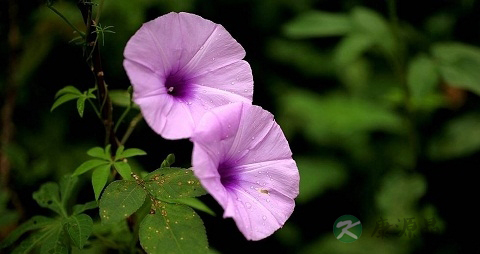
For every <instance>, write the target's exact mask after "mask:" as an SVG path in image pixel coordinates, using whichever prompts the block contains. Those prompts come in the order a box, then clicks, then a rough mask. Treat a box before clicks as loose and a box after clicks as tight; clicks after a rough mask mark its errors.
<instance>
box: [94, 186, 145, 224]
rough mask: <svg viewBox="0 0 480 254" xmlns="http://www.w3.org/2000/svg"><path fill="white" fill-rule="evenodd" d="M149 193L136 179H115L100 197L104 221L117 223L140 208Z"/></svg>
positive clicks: (101, 213) (101, 215)
mask: <svg viewBox="0 0 480 254" xmlns="http://www.w3.org/2000/svg"><path fill="white" fill-rule="evenodd" d="M146 196H147V193H146V192H145V190H143V188H142V187H141V186H140V185H138V184H137V183H136V182H135V181H127V180H121V181H114V182H112V183H111V184H109V185H108V186H107V188H105V191H104V192H103V195H102V198H101V199H100V218H101V219H102V223H116V222H118V221H120V220H122V219H125V218H127V217H128V216H130V215H131V214H133V213H134V212H135V211H137V210H138V208H140V207H141V206H142V204H143V202H144V201H145V197H146Z"/></svg>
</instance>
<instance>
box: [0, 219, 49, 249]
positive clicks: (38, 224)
mask: <svg viewBox="0 0 480 254" xmlns="http://www.w3.org/2000/svg"><path fill="white" fill-rule="evenodd" d="M53 223H55V220H54V219H51V218H48V217H45V216H39V215H36V216H33V217H32V218H30V219H29V220H28V221H26V222H24V223H22V225H20V226H19V227H17V228H16V229H15V230H14V231H12V232H11V233H10V234H9V235H8V236H7V238H5V239H4V240H3V241H2V242H1V243H0V249H3V248H5V247H8V246H10V245H12V244H13V243H14V242H15V241H16V240H17V239H18V238H20V236H22V235H23V234H25V233H26V232H28V231H31V230H35V229H40V228H44V227H47V226H48V225H51V224H53Z"/></svg>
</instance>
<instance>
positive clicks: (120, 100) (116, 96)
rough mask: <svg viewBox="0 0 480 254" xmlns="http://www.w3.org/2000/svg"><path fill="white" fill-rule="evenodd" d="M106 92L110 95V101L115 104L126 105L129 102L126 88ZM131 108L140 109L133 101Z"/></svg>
mask: <svg viewBox="0 0 480 254" xmlns="http://www.w3.org/2000/svg"><path fill="white" fill-rule="evenodd" d="M108 94H109V95H110V99H111V100H112V103H113V104H115V105H117V106H121V107H128V106H129V105H130V103H131V101H130V93H129V92H128V91H127V90H110V91H108ZM132 108H136V109H140V107H139V106H138V105H137V104H135V103H133V105H132Z"/></svg>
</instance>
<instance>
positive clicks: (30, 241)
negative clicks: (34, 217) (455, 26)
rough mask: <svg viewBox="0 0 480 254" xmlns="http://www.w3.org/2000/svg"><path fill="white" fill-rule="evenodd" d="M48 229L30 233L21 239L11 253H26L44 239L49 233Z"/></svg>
mask: <svg viewBox="0 0 480 254" xmlns="http://www.w3.org/2000/svg"><path fill="white" fill-rule="evenodd" d="M48 234H49V232H48V231H38V232H35V233H33V234H32V235H30V236H29V237H28V238H27V239H25V240H23V241H22V242H21V243H20V245H19V246H18V247H16V248H15V249H14V250H13V251H12V254H28V253H30V252H31V251H32V250H33V248H34V247H35V246H37V245H38V244H40V243H41V242H43V241H45V238H46V237H48V236H49V235H48Z"/></svg>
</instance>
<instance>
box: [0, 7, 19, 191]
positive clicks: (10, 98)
mask: <svg viewBox="0 0 480 254" xmlns="http://www.w3.org/2000/svg"><path fill="white" fill-rule="evenodd" d="M17 11H18V10H17V4H16V3H15V1H13V0H11V1H9V5H8V15H9V27H8V29H9V30H8V46H9V50H8V52H9V56H8V61H9V65H8V71H7V80H6V86H5V101H4V104H3V106H2V109H1V128H0V129H1V130H2V132H1V136H0V178H1V182H0V185H1V186H2V187H3V188H8V183H9V179H10V161H9V160H8V156H7V154H6V152H5V150H6V148H7V146H8V144H9V143H10V142H11V141H12V139H13V133H14V125H13V122H12V115H13V110H14V108H15V101H16V97H17V89H18V85H19V84H18V81H17V80H16V79H15V75H14V73H15V71H16V67H17V65H18V57H17V53H18V51H19V50H20V32H19V28H18V24H17V22H16V21H17Z"/></svg>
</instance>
